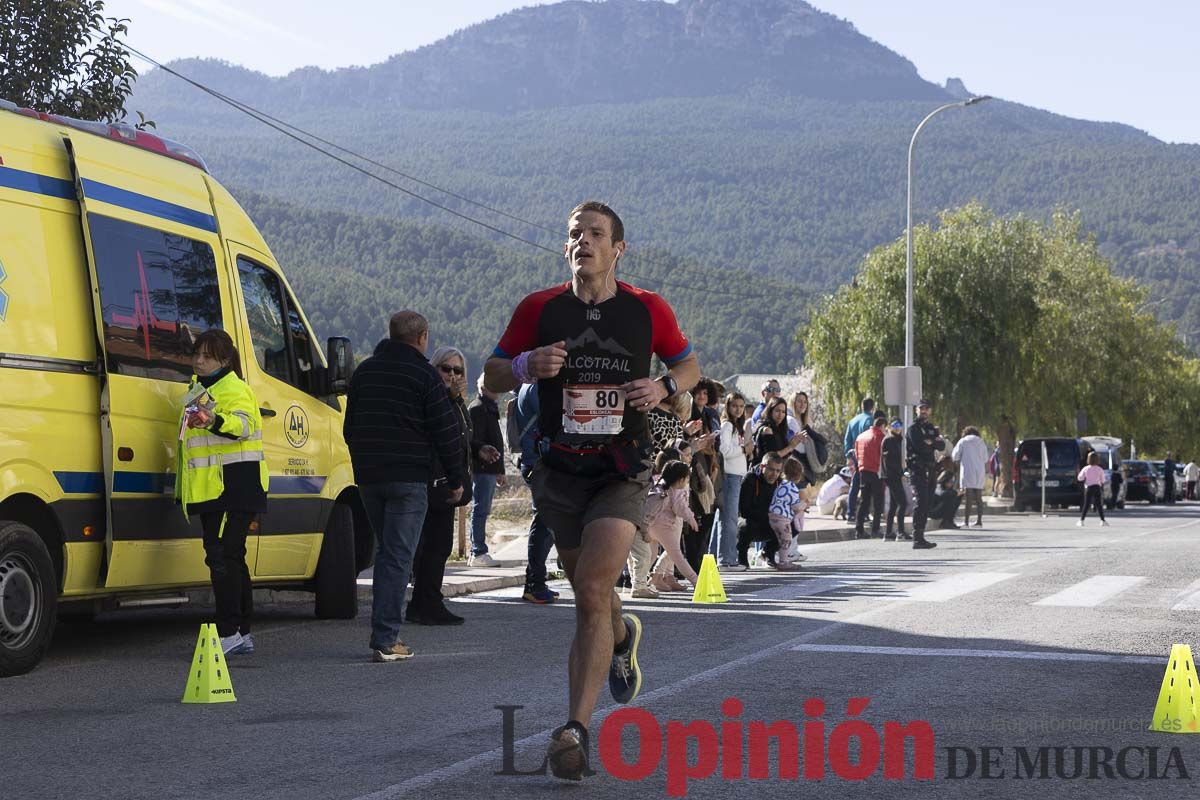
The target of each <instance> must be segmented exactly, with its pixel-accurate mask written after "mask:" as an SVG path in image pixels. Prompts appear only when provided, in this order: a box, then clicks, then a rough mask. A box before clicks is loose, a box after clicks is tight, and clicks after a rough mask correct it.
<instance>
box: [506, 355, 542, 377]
mask: <svg viewBox="0 0 1200 800" xmlns="http://www.w3.org/2000/svg"><path fill="white" fill-rule="evenodd" d="M531 353H532V351H530V350H526V351H525V352H524V353H521V355H519V356H517V357H516V358H514V359H513V360H512V373H513V377H514V378H516V379H517V383H537V378H535V377H533V376H532V375H530V374H529V356H530V354H531Z"/></svg>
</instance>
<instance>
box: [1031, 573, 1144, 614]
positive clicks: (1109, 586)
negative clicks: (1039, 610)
mask: <svg viewBox="0 0 1200 800" xmlns="http://www.w3.org/2000/svg"><path fill="white" fill-rule="evenodd" d="M1144 580H1146V579H1145V578H1144V577H1141V576H1139V575H1094V576H1092V577H1091V578H1088V579H1087V580H1086V581H1080V582H1079V583H1077V584H1075V585H1074V586H1068V587H1067V588H1066V589H1063V590H1062V591H1061V592H1056V593H1055V594H1052V595H1050V596H1049V597H1043V598H1042V599H1041V600H1038V601H1037V602H1036V603H1034V605H1035V606H1072V607H1076V608H1091V607H1093V606H1098V605H1100V604H1101V603H1103V602H1104V601H1105V600H1109V599H1110V598H1113V597H1116V596H1117V595H1119V594H1120V593H1121V592H1124V591H1127V590H1129V589H1132V588H1133V587H1134V586H1137V585H1138V584H1139V583H1141V582H1142V581H1144Z"/></svg>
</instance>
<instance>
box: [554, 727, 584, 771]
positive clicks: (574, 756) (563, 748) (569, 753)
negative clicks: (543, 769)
mask: <svg viewBox="0 0 1200 800" xmlns="http://www.w3.org/2000/svg"><path fill="white" fill-rule="evenodd" d="M564 734H566V731H564V730H563V729H562V728H559V729H558V730H556V731H555V732H554V733H552V734H550V746H549V747H548V748H547V750H546V757H547V760H548V761H549V762H550V772H551V774H553V775H554V777H556V778H561V779H562V780H566V781H581V780H583V776H584V775H586V774H587V771H588V763H587V751H586V750H584V748H583V742H581V741H580V740H579V739H577V738H575V735H574V734H570V735H564Z"/></svg>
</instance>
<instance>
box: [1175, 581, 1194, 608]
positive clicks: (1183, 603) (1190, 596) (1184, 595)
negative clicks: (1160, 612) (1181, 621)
mask: <svg viewBox="0 0 1200 800" xmlns="http://www.w3.org/2000/svg"><path fill="white" fill-rule="evenodd" d="M1197 609H1200V581H1193V582H1192V585H1191V586H1189V587H1187V588H1186V589H1184V590H1183V591H1182V592H1180V599H1179V602H1177V603H1176V604H1175V605H1173V606H1171V610H1172V611H1195V610H1197Z"/></svg>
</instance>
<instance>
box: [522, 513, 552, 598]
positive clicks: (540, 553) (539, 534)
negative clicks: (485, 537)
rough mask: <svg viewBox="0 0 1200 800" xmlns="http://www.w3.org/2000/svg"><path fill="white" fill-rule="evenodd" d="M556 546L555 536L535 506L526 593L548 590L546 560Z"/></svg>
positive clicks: (530, 533) (530, 523)
mask: <svg viewBox="0 0 1200 800" xmlns="http://www.w3.org/2000/svg"><path fill="white" fill-rule="evenodd" d="M553 546H554V534H553V532H551V530H550V528H549V526H547V525H546V523H545V522H543V521H542V515H541V514H539V513H538V510H537V504H536V503H535V504H534V505H533V519H531V520H529V561H528V563H526V565H525V591H527V592H537V591H540V590H542V589H545V588H546V559H547V558H548V557H549V556H550V548H551V547H553Z"/></svg>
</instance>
